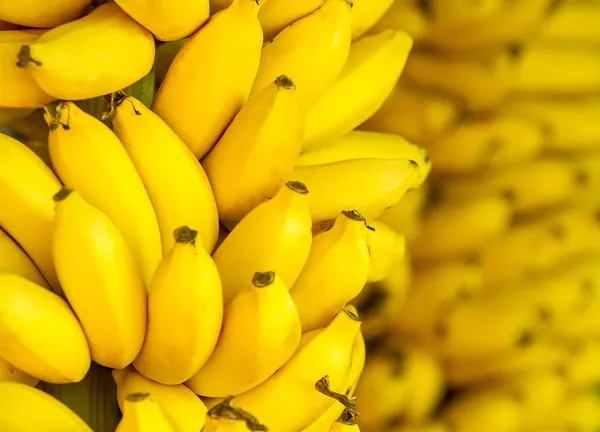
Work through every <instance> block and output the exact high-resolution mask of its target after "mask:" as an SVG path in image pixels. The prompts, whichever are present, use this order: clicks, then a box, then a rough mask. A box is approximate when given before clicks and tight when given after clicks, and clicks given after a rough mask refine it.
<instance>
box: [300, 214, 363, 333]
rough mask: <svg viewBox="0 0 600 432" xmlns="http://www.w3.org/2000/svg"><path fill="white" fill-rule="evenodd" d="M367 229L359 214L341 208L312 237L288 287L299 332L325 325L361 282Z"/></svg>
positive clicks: (349, 298) (360, 285)
mask: <svg viewBox="0 0 600 432" xmlns="http://www.w3.org/2000/svg"><path fill="white" fill-rule="evenodd" d="M368 233H369V227H368V226H367V223H366V221H365V219H364V218H363V217H362V216H361V215H360V214H358V213H357V212H355V211H343V212H342V213H341V214H340V215H339V216H338V217H337V219H336V221H335V224H334V225H333V227H332V228H331V229H330V230H328V231H326V232H324V233H321V234H319V235H317V236H315V238H314V239H313V242H312V247H311V249H310V254H309V255H308V259H307V260H306V264H305V265H304V268H303V269H302V272H301V273H300V276H298V279H297V280H296V282H295V283H294V285H292V287H291V288H290V294H291V296H292V299H293V300H294V303H295V304H296V307H297V308H298V314H299V316H300V322H301V323H302V332H303V333H306V332H309V331H312V330H316V329H320V328H323V327H325V326H327V325H328V324H329V323H330V322H331V319H332V318H333V317H334V316H335V315H336V314H337V313H338V311H339V310H340V309H342V308H343V307H344V306H345V305H346V303H347V302H349V301H350V300H352V299H353V298H354V297H356V296H357V295H358V294H359V293H360V291H361V290H362V288H363V287H364V286H365V283H366V282H367V276H368V273H369V268H370V255H369V247H368V241H369V240H368V238H369V234H368ZM315 296H319V301H318V302H315V301H314V300H315Z"/></svg>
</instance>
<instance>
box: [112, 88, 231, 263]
mask: <svg viewBox="0 0 600 432" xmlns="http://www.w3.org/2000/svg"><path fill="white" fill-rule="evenodd" d="M115 99H116V101H115V105H114V106H115V108H114V113H115V114H114V118H113V126H114V131H115V134H116V135H117V137H119V139H120V140H121V142H122V143H123V146H124V147H125V150H127V153H129V157H130V158H131V160H132V162H133V165H135V168H136V169H137V172H138V174H139V175H140V177H141V179H142V182H143V183H144V186H146V190H147V191H148V195H149V197H150V201H151V202H152V205H153V206H154V210H155V212H156V216H157V219H158V226H159V228H160V235H161V240H162V251H163V254H166V253H168V252H169V251H170V250H171V248H172V247H173V245H174V244H175V239H174V238H173V231H174V230H175V229H177V228H178V227H180V226H183V225H188V226H193V227H195V229H196V230H198V232H199V236H198V239H199V241H200V242H201V243H202V245H203V246H204V249H205V250H206V251H207V252H209V253H210V252H212V250H213V248H214V245H215V243H216V241H217V236H218V230H219V228H218V227H219V217H218V215H217V205H216V203H215V197H214V195H213V192H212V190H211V188H210V184H209V182H208V178H207V177H206V174H205V172H204V170H203V169H202V166H201V165H200V164H199V163H198V161H197V160H196V158H195V157H194V155H193V154H192V152H191V151H190V150H189V149H188V148H187V147H186V145H185V144H184V143H183V141H181V139H180V138H179V137H178V136H177V135H176V134H175V133H174V132H173V131H172V130H171V129H170V128H169V127H168V126H167V125H166V124H165V122H163V121H162V120H161V119H160V118H159V117H158V116H157V115H156V114H154V113H153V112H152V111H150V110H149V109H148V108H146V107H145V106H144V105H143V104H142V103H141V102H140V101H138V100H137V99H135V98H132V97H118V98H115ZM173 173H177V175H176V176H175V175H173Z"/></svg>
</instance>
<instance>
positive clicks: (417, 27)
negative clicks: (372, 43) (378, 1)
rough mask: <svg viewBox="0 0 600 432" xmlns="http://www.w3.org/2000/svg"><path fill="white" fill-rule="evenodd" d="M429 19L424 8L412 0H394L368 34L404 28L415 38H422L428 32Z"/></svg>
mask: <svg viewBox="0 0 600 432" xmlns="http://www.w3.org/2000/svg"><path fill="white" fill-rule="evenodd" d="M428 27H429V19H428V17H427V16H426V15H425V13H424V12H423V10H422V8H420V7H419V5H418V4H417V3H416V2H414V1H412V0H394V1H393V2H392V4H391V5H390V6H389V7H388V9H387V10H386V11H385V13H384V14H383V16H382V17H381V19H379V20H378V21H377V22H376V23H375V24H374V25H373V26H372V27H371V28H370V29H369V30H368V31H367V33H366V34H375V33H379V32H380V31H383V30H387V29H396V30H402V31H405V32H406V33H408V34H409V35H410V36H411V37H412V38H413V39H414V40H420V39H422V38H423V36H424V35H425V34H426V33H427V29H428Z"/></svg>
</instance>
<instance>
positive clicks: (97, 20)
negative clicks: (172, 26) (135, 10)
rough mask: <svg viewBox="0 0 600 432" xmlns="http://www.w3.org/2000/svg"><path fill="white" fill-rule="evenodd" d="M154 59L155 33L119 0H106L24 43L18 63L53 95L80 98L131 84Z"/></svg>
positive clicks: (69, 98)
mask: <svg viewBox="0 0 600 432" xmlns="http://www.w3.org/2000/svg"><path fill="white" fill-rule="evenodd" d="M83 53H84V54H83ZM106 53H110V55H106ZM15 55H16V54H15ZM82 55H83V57H82ZM153 62H154V38H153V37H152V34H151V33H150V32H149V31H147V30H146V29H145V28H144V27H142V26H141V25H140V24H138V23H137V22H135V21H134V20H133V19H132V18H131V17H129V15H127V14H126V13H125V12H123V10H121V9H120V8H119V6H117V5H116V4H115V3H106V4H103V5H101V6H98V7H97V8H96V9H94V10H93V11H92V12H91V13H90V14H89V15H86V16H85V17H83V18H81V19H78V20H76V21H72V22H69V23H67V24H63V25H61V26H59V27H56V28H53V29H52V30H48V31H47V32H46V33H44V34H43V35H42V36H40V38H39V39H37V40H36V41H34V42H30V43H29V44H27V45H22V46H21V50H20V51H19V52H18V62H17V66H19V67H22V68H25V70H26V71H27V72H29V73H30V74H31V76H32V77H33V79H34V80H35V82H36V83H37V85H38V86H40V87H41V89H42V90H43V91H44V92H46V93H48V94H49V95H51V96H53V97H55V98H57V99H68V100H81V99H89V98H93V97H97V96H102V95H105V94H107V93H111V92H114V91H117V90H120V89H122V88H123V87H127V86H128V85H131V84H133V83H134V82H136V81H137V80H139V79H140V78H142V77H143V76H144V75H146V74H147V73H148V72H150V69H151V68H152V63H153Z"/></svg>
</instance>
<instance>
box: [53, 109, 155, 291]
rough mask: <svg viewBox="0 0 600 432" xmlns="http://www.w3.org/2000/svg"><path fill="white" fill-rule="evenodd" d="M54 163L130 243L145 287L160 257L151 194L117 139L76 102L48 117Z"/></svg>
mask: <svg viewBox="0 0 600 432" xmlns="http://www.w3.org/2000/svg"><path fill="white" fill-rule="evenodd" d="M44 117H45V119H46V122H47V123H48V126H49V127H50V134H49V138H48V145H49V150H50V159H51V161H52V167H53V168H54V170H55V172H56V173H57V174H58V176H59V177H60V179H61V181H62V182H63V184H64V185H65V186H66V187H69V188H72V189H75V190H77V192H78V193H79V194H80V195H81V196H82V198H83V199H84V200H86V201H87V202H88V203H89V204H91V205H92V206H94V207H96V208H97V209H98V210H100V211H102V212H103V213H104V214H105V215H106V216H108V217H109V218H110V219H111V221H112V222H113V223H114V224H115V226H116V227H117V228H118V229H119V231H120V232H121V233H122V234H123V237H124V238H125V240H126V241H127V245H128V246H129V249H130V250H131V252H132V253H133V255H134V258H135V260H136V262H137V265H138V266H139V268H140V269H141V271H142V275H143V277H144V281H145V283H146V286H149V285H150V282H151V281H152V276H153V275H154V271H155V270H156V267H157V266H158V263H159V262H160V259H161V256H162V254H161V245H160V232H159V230H158V223H157V222H156V215H155V213H154V209H153V208H152V203H151V202H150V198H148V193H147V192H146V190H145V189H144V184H143V183H142V180H141V179H140V177H139V176H138V174H137V172H136V170H135V166H134V165H133V163H132V162H131V160H130V159H129V156H128V155H127V152H126V151H125V149H124V148H123V146H122V144H121V142H120V141H119V139H118V138H117V137H116V136H115V135H114V134H113V133H112V132H111V131H110V129H109V128H108V127H106V126H105V125H104V124H103V123H102V122H100V121H99V120H97V119H96V118H94V117H92V116H91V115H89V114H86V113H85V112H84V111H82V110H81V109H79V108H78V107H77V106H76V105H75V104H74V103H72V102H61V103H60V104H58V105H57V107H56V111H55V112H52V110H51V109H50V108H48V109H47V111H46V113H45V115H44Z"/></svg>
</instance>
